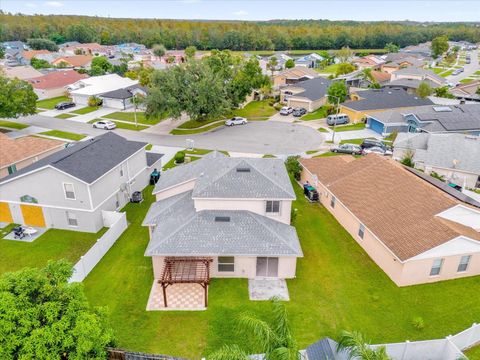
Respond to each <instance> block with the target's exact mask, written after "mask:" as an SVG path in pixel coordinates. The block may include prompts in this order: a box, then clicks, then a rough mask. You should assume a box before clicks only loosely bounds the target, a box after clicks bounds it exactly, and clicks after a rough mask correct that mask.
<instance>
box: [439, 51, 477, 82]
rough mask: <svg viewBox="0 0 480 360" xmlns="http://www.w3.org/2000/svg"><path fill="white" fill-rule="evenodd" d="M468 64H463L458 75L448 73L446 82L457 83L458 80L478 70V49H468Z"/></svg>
mask: <svg viewBox="0 0 480 360" xmlns="http://www.w3.org/2000/svg"><path fill="white" fill-rule="evenodd" d="M469 52H470V55H471V57H470V59H471V61H470V64H465V65H463V68H464V69H465V70H464V71H463V72H461V73H460V74H458V75H455V76H453V75H450V76H447V80H448V82H450V83H452V84H457V83H459V82H460V80H462V79H465V78H467V77H469V76H470V75H473V74H474V73H475V72H476V71H478V70H480V65H479V64H478V50H470V51H469Z"/></svg>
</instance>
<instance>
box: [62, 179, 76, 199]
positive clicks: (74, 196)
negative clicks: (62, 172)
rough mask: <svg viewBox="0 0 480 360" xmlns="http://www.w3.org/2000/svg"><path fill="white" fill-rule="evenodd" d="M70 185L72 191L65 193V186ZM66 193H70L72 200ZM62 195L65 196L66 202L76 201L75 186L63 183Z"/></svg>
mask: <svg viewBox="0 0 480 360" xmlns="http://www.w3.org/2000/svg"><path fill="white" fill-rule="evenodd" d="M67 185H70V186H71V187H72V191H67V188H66V186H67ZM67 192H71V193H72V194H73V198H70V197H68V196H67ZM63 194H64V195H65V199H67V200H77V194H76V193H75V186H74V185H73V184H72V183H65V182H64V183H63Z"/></svg>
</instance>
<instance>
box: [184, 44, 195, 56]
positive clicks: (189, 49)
mask: <svg viewBox="0 0 480 360" xmlns="http://www.w3.org/2000/svg"><path fill="white" fill-rule="evenodd" d="M196 52H197V48H196V47H195V46H188V47H187V48H186V49H185V55H186V56H187V59H193V58H194V57H195V53H196Z"/></svg>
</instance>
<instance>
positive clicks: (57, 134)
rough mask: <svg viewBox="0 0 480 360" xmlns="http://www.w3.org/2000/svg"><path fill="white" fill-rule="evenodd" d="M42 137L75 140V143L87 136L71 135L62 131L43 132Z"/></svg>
mask: <svg viewBox="0 0 480 360" xmlns="http://www.w3.org/2000/svg"><path fill="white" fill-rule="evenodd" d="M40 135H47V136H54V137H57V138H61V139H66V140H73V141H80V140H82V139H83V138H84V137H85V135H81V134H75V133H71V132H68V131H61V130H49V131H44V132H41V133H40Z"/></svg>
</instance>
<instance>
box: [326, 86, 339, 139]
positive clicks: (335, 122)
mask: <svg viewBox="0 0 480 360" xmlns="http://www.w3.org/2000/svg"><path fill="white" fill-rule="evenodd" d="M331 97H332V98H335V99H337V116H336V118H335V119H334V120H333V134H332V143H335V127H336V126H337V120H338V114H339V113H340V98H339V97H338V96H335V95H328V98H329V99H330V98H331Z"/></svg>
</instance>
